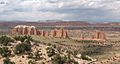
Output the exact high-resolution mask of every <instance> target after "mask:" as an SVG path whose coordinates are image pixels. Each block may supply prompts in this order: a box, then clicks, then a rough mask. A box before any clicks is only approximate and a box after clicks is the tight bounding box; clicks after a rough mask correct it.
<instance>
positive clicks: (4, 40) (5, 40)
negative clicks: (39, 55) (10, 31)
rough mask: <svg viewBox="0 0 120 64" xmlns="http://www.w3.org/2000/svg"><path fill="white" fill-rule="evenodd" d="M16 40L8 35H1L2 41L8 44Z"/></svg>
mask: <svg viewBox="0 0 120 64" xmlns="http://www.w3.org/2000/svg"><path fill="white" fill-rule="evenodd" d="M13 41H14V40H13V39H12V38H10V37H8V36H1V37H0V43H1V44H3V45H5V46H7V45H8V44H10V42H13Z"/></svg>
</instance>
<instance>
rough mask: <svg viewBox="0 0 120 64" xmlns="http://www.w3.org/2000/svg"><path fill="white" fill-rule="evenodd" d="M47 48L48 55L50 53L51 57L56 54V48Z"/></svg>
mask: <svg viewBox="0 0 120 64" xmlns="http://www.w3.org/2000/svg"><path fill="white" fill-rule="evenodd" d="M46 50H47V55H48V56H49V57H52V56H53V55H55V50H54V48H52V47H48V48H46Z"/></svg>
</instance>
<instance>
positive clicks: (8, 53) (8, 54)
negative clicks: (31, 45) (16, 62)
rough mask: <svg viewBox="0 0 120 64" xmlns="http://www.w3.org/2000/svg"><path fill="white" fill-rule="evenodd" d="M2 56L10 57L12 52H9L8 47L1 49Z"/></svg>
mask: <svg viewBox="0 0 120 64" xmlns="http://www.w3.org/2000/svg"><path fill="white" fill-rule="evenodd" d="M0 54H1V56H2V57H7V56H10V55H11V50H9V49H8V48H7V47H3V48H0Z"/></svg>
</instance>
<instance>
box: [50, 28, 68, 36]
mask: <svg viewBox="0 0 120 64" xmlns="http://www.w3.org/2000/svg"><path fill="white" fill-rule="evenodd" d="M51 36H52V37H60V38H68V33H67V30H64V29H54V30H51Z"/></svg>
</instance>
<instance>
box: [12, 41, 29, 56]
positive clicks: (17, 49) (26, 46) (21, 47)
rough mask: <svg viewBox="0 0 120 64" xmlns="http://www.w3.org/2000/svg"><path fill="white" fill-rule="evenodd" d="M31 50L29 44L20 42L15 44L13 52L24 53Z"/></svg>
mask: <svg viewBox="0 0 120 64" xmlns="http://www.w3.org/2000/svg"><path fill="white" fill-rule="evenodd" d="M30 50H31V46H30V45H29V44H26V43H21V44H18V45H16V47H15V51H14V52H15V54H21V53H25V52H28V51H30Z"/></svg>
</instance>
